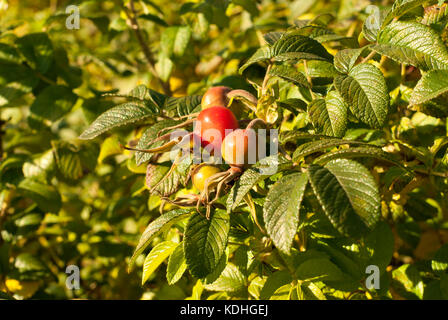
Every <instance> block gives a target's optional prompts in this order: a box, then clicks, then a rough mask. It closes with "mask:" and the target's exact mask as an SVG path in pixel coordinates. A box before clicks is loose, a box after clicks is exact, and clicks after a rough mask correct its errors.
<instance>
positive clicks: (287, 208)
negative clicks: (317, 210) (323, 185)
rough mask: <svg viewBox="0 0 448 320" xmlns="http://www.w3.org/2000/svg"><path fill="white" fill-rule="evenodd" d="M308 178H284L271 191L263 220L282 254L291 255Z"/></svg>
mask: <svg viewBox="0 0 448 320" xmlns="http://www.w3.org/2000/svg"><path fill="white" fill-rule="evenodd" d="M307 184H308V177H307V175H306V174H304V173H300V172H298V173H293V174H289V175H287V176H284V177H282V178H281V179H280V180H279V181H277V182H276V183H275V184H274V185H273V186H272V187H271V189H270V190H269V192H268V195H267V197H266V202H265V204H264V207H263V218H264V223H265V226H266V230H267V232H268V235H269V237H270V238H271V239H272V241H273V242H274V245H275V246H276V247H277V248H278V249H279V250H281V251H282V252H285V253H289V251H290V249H291V246H292V241H293V239H294V235H295V234H296V232H297V226H298V223H299V210H300V204H301V202H302V199H303V194H304V192H305V188H306V185H307Z"/></svg>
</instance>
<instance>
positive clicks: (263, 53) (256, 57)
mask: <svg viewBox="0 0 448 320" xmlns="http://www.w3.org/2000/svg"><path fill="white" fill-rule="evenodd" d="M271 58H272V50H271V47H269V46H265V47H261V48H258V49H257V51H255V53H254V54H253V55H252V56H251V57H250V58H249V59H248V60H247V61H246V63H245V64H244V65H243V66H241V68H240V70H239V72H240V73H243V71H244V70H246V69H247V68H248V67H250V66H251V65H253V64H254V63H257V62H261V61H266V60H269V59H271Z"/></svg>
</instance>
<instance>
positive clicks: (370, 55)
mask: <svg viewBox="0 0 448 320" xmlns="http://www.w3.org/2000/svg"><path fill="white" fill-rule="evenodd" d="M375 55H376V52H375V51H373V50H372V51H371V52H370V53H369V55H368V56H367V57H365V58H364V59H362V61H361V63H366V62H367V61H369V60H370V59H372V58H373V57H374V56H375Z"/></svg>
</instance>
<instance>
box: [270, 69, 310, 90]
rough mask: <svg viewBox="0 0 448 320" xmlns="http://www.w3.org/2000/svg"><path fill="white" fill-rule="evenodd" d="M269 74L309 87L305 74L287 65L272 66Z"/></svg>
mask: <svg viewBox="0 0 448 320" xmlns="http://www.w3.org/2000/svg"><path fill="white" fill-rule="evenodd" d="M269 74H270V75H271V76H273V77H279V78H282V79H283V80H286V81H289V82H292V83H294V84H295V85H296V86H299V87H303V88H309V87H310V85H309V83H308V80H307V79H306V77H305V75H304V74H303V73H301V72H300V71H297V69H295V68H294V67H291V66H288V65H281V66H278V67H275V68H272V69H271V71H270V72H269Z"/></svg>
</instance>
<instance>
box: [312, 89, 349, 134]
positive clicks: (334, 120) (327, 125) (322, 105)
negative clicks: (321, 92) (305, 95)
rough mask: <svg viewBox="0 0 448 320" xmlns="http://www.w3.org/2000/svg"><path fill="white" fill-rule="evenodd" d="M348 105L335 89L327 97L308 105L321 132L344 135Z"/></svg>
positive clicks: (314, 122) (315, 124)
mask: <svg viewBox="0 0 448 320" xmlns="http://www.w3.org/2000/svg"><path fill="white" fill-rule="evenodd" d="M347 109H348V107H347V105H346V104H345V102H344V99H342V97H341V95H340V94H339V93H338V92H337V91H335V90H333V91H330V92H329V93H328V94H327V96H326V97H325V99H316V100H313V101H311V103H310V104H309V105H308V115H309V117H310V119H311V122H312V123H313V126H314V128H315V129H316V131H317V132H318V133H320V134H323V135H327V136H333V137H342V136H343V135H344V134H345V131H346V128H347Z"/></svg>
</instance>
